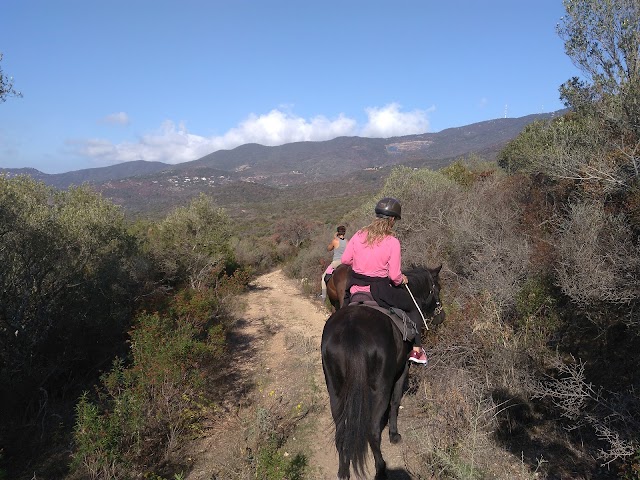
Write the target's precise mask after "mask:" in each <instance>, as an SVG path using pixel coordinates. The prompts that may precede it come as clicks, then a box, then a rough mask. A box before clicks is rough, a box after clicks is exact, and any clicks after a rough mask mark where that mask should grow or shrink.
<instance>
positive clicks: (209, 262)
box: [146, 194, 234, 289]
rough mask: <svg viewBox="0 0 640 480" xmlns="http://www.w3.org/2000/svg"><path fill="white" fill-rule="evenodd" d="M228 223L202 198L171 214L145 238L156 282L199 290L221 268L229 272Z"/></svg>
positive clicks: (225, 216)
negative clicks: (153, 264)
mask: <svg viewBox="0 0 640 480" xmlns="http://www.w3.org/2000/svg"><path fill="white" fill-rule="evenodd" d="M230 239H231V230H230V222H229V218H228V216H227V215H226V214H225V213H224V211H223V210H222V209H219V208H216V206H215V205H214V203H213V200H212V199H211V198H209V197H207V196H205V195H204V194H201V195H200V196H199V197H198V198H196V199H194V200H193V201H192V202H191V204H190V205H189V206H188V207H179V208H177V209H175V210H174V211H173V212H171V213H170V214H169V215H167V217H166V218H165V219H164V220H163V221H161V222H160V223H159V224H158V225H157V226H156V227H155V228H151V229H150V231H149V232H148V234H147V237H146V249H147V251H148V253H149V255H150V256H151V257H152V259H153V260H154V263H155V266H156V269H157V272H158V273H157V278H158V281H159V282H160V283H161V284H162V285H164V286H165V287H169V288H175V287H178V288H180V287H182V286H183V285H189V286H190V287H191V288H195V289H198V288H200V287H202V286H203V285H205V284H206V283H207V282H209V281H210V278H211V275H212V272H215V271H217V270H216V269H218V268H219V267H220V266H222V267H223V268H230V267H232V266H233V265H234V258H233V254H232V250H231V247H230V243H229V240H230Z"/></svg>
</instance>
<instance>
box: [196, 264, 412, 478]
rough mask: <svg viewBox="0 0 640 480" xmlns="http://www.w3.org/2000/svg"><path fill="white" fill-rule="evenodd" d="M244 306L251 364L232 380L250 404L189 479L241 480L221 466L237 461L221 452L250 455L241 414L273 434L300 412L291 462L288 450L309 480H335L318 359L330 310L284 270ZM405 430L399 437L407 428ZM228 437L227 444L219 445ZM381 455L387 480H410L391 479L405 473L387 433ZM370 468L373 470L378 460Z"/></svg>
mask: <svg viewBox="0 0 640 480" xmlns="http://www.w3.org/2000/svg"><path fill="white" fill-rule="evenodd" d="M245 301H246V310H245V311H244V313H243V315H242V319H241V322H240V323H239V327H240V328H239V329H238V336H239V338H244V339H245V340H246V341H245V344H244V346H243V347H242V348H241V350H243V351H244V356H245V358H247V359H248V361H247V362H246V363H245V364H244V366H243V367H242V369H241V370H242V372H241V373H240V375H239V378H237V379H235V381H236V384H238V385H243V387H242V388H241V390H243V391H245V392H246V393H247V395H246V398H248V400H247V405H246V406H243V405H239V406H237V409H236V413H235V415H226V418H227V421H226V422H225V425H224V426H221V425H218V426H217V427H216V428H215V429H214V430H213V431H212V432H209V434H208V435H207V436H206V437H205V438H203V439H202V441H201V442H200V444H199V447H198V448H197V450H196V452H195V453H194V459H193V461H194V464H193V469H192V473H191V474H190V475H189V476H188V477H187V480H201V479H207V480H211V479H212V478H216V479H217V478H244V477H242V476H241V475H240V474H239V473H238V472H233V471H231V470H233V468H232V467H229V471H228V472H227V473H226V474H225V473H224V467H221V466H220V462H222V463H225V462H226V464H228V465H232V463H233V462H232V459H228V460H226V461H224V460H223V459H221V455H220V453H221V452H220V449H224V450H228V451H230V452H232V454H231V455H233V450H234V449H236V453H235V455H238V454H241V455H247V447H246V443H245V444H244V445H243V441H244V442H246V441H247V438H248V434H247V433H246V432H247V431H249V430H251V427H247V418H248V416H247V415H244V414H243V413H242V412H243V411H244V412H245V413H246V411H248V410H250V409H253V411H255V412H262V415H263V416H265V415H266V416H268V417H270V418H271V419H272V420H273V425H274V426H275V428H283V426H282V422H285V420H283V418H282V417H279V416H278V412H281V411H282V412H284V411H292V410H293V411H295V410H296V409H297V410H298V411H300V417H301V418H300V419H298V420H297V421H296V423H297V427H296V430H295V432H296V433H295V435H294V436H293V437H292V438H290V439H289V440H288V442H287V444H285V446H284V450H285V455H289V453H288V452H289V451H291V455H294V454H295V453H304V454H305V455H306V457H307V459H308V461H309V464H308V465H309V466H308V469H307V471H308V476H307V478H308V479H309V480H325V479H332V480H333V479H335V478H336V472H337V469H338V467H337V465H338V460H337V454H336V452H335V447H334V444H333V423H332V420H331V414H330V411H329V403H328V396H327V392H326V387H325V384H324V376H323V373H322V363H321V358H320V340H321V336H322V329H323V328H324V324H325V321H326V319H327V318H328V317H329V314H330V311H329V310H328V309H326V308H325V307H324V306H323V305H321V304H320V302H319V301H314V300H312V299H310V298H309V297H308V296H306V295H303V294H302V293H301V292H300V289H299V287H298V284H297V283H296V282H295V281H293V280H291V279H289V278H287V277H285V275H284V274H283V272H282V271H281V270H276V271H274V272H271V273H268V274H266V275H263V276H261V277H259V278H257V279H256V280H255V281H254V282H253V284H252V288H251V289H250V291H249V292H248V293H247V294H246V296H245ZM242 353H243V352H242V351H241V352H240V354H241V356H242ZM242 398H245V397H242ZM227 408H228V412H227V413H232V412H233V408H234V407H233V406H231V405H228V406H227ZM265 412H267V413H265ZM401 417H402V415H401ZM278 421H280V422H281V424H278ZM284 428H286V425H285V427H284ZM400 429H401V431H402V423H401V424H400ZM240 431H244V432H245V434H244V439H243V438H233V436H231V437H229V432H236V433H238V432H240ZM237 436H238V435H237ZM223 437H224V438H226V440H225V441H221V438H223ZM382 451H383V455H384V456H385V460H386V461H387V465H388V468H389V469H390V470H392V473H391V475H390V478H397V479H408V478H410V477H409V476H408V475H406V474H405V473H403V472H402V473H398V474H397V473H393V470H397V471H401V470H402V468H403V465H404V462H403V459H402V452H401V447H400V446H395V445H391V444H390V443H389V441H388V435H387V434H386V431H385V432H383V445H382ZM249 454H251V453H249ZM190 460H191V459H190ZM216 463H217V465H215V464H216ZM369 463H370V466H371V468H372V467H373V461H372V460H371V461H370V462H369ZM221 472H222V473H221Z"/></svg>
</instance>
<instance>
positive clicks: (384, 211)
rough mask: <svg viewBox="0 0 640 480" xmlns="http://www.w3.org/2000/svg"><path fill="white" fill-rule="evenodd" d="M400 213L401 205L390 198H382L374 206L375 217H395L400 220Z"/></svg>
mask: <svg viewBox="0 0 640 480" xmlns="http://www.w3.org/2000/svg"><path fill="white" fill-rule="evenodd" d="M401 212H402V205H400V202H399V201H398V200H396V199H395V198H392V197H384V198H383V199H382V200H380V201H379V202H378V203H377V204H376V217H379V218H387V217H395V218H397V219H398V220H400V219H401V218H402V217H401V216H400V215H401Z"/></svg>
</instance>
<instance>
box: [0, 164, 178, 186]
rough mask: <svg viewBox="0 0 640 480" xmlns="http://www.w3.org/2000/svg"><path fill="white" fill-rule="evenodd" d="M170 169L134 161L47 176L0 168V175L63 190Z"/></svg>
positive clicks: (40, 173)
mask: <svg viewBox="0 0 640 480" xmlns="http://www.w3.org/2000/svg"><path fill="white" fill-rule="evenodd" d="M170 167H171V165H167V164H166V163H162V162H145V161H143V160H136V161H133V162H125V163H119V164H117V165H111V166H108V167H99V168H87V169H84V170H75V171H73V172H66V173H53V174H47V173H42V172H40V171H39V170H36V169H35V168H0V173H4V174H6V175H8V176H15V175H29V176H31V177H33V178H34V179H36V180H39V181H42V182H44V183H46V184H47V185H51V186H52V187H56V188H60V189H65V188H68V187H70V186H71V185H82V184H83V183H91V184H97V183H102V182H108V181H110V180H119V179H121V178H128V177H135V176H140V175H148V174H150V173H155V172H158V171H160V170H163V169H167V168H170Z"/></svg>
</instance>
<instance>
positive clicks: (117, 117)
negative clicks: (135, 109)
mask: <svg viewBox="0 0 640 480" xmlns="http://www.w3.org/2000/svg"><path fill="white" fill-rule="evenodd" d="M100 121H101V122H102V123H111V124H114V125H129V123H131V121H130V119H129V115H127V114H126V113H125V112H118V113H112V114H110V115H107V116H106V117H104V118H102V119H101V120H100Z"/></svg>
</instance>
